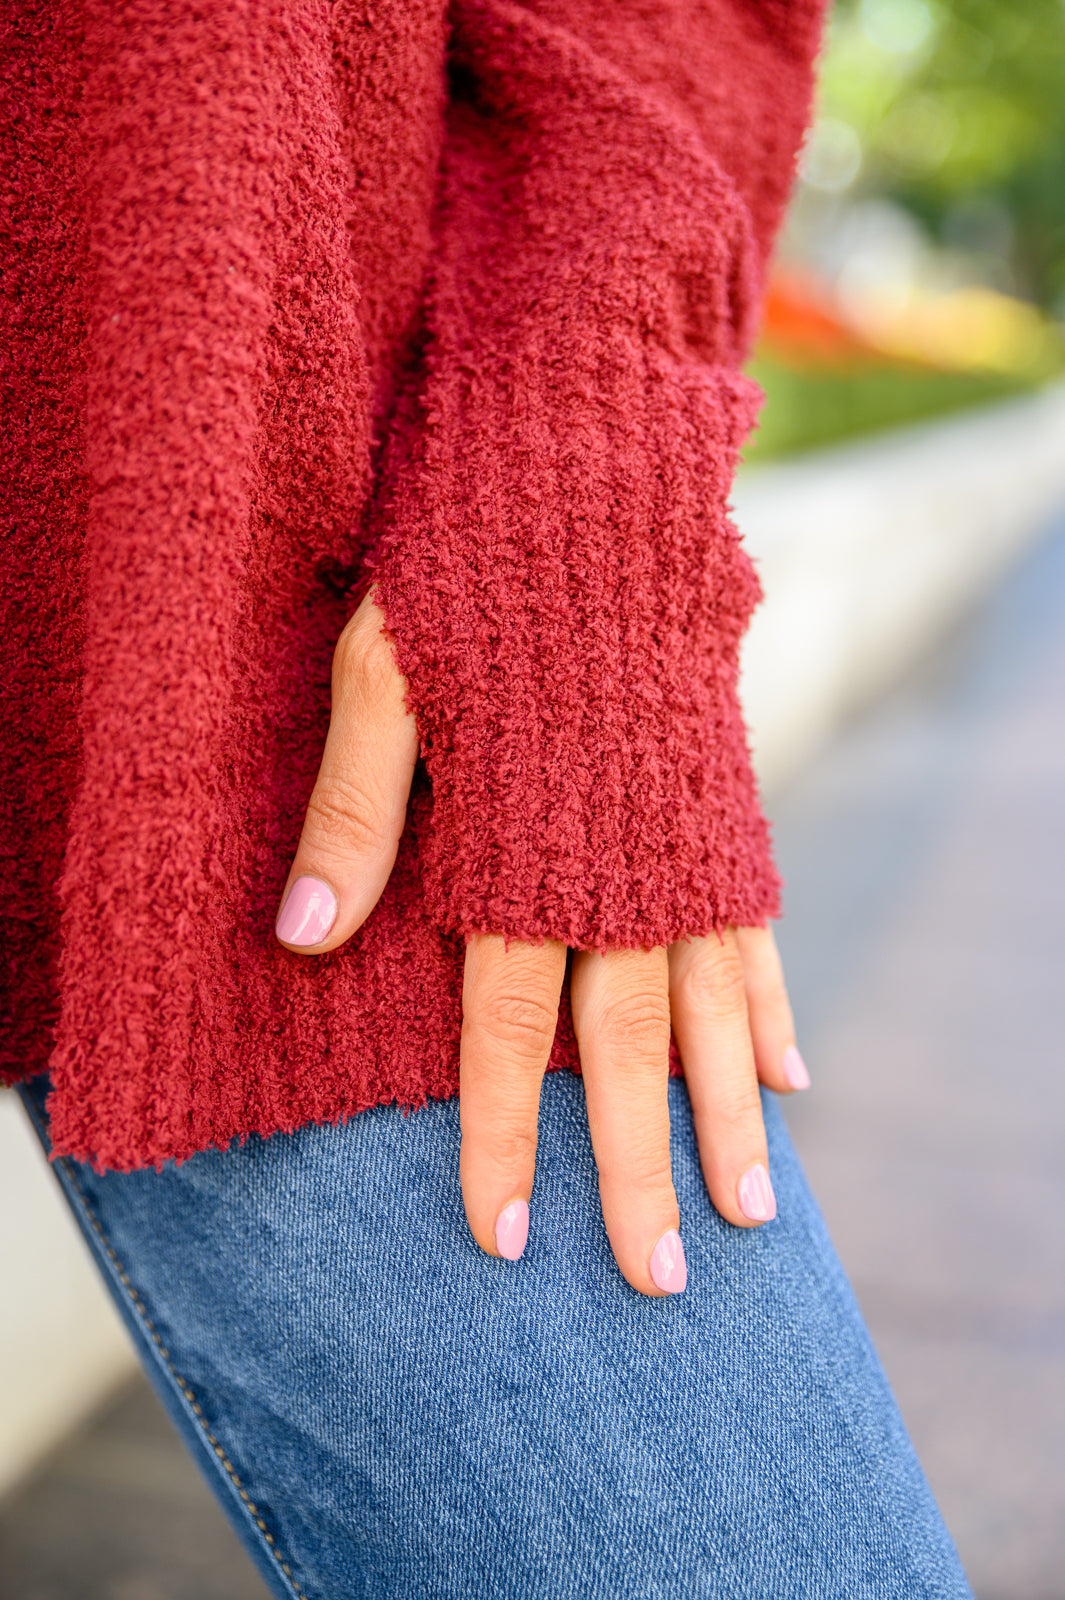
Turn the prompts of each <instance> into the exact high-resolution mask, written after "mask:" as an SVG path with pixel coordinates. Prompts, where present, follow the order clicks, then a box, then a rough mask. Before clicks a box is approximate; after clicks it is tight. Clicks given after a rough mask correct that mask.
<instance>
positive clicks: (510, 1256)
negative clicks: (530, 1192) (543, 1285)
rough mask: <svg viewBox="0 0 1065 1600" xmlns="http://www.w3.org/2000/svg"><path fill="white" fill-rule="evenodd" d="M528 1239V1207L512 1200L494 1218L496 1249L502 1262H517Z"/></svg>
mask: <svg viewBox="0 0 1065 1600" xmlns="http://www.w3.org/2000/svg"><path fill="white" fill-rule="evenodd" d="M528 1237H529V1206H528V1202H527V1201H525V1200H512V1201H511V1202H510V1204H509V1206H504V1207H503V1209H502V1211H501V1212H500V1213H499V1216H498V1217H497V1218H496V1249H497V1250H498V1251H499V1254H500V1255H501V1256H502V1257H503V1260H504V1261H517V1259H518V1257H519V1256H520V1255H521V1253H522V1251H523V1250H524V1249H525V1241H526V1240H527V1239H528Z"/></svg>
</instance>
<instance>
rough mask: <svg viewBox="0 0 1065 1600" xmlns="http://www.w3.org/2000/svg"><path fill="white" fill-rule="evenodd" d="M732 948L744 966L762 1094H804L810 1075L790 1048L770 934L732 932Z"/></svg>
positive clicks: (790, 1026) (787, 1013)
mask: <svg viewBox="0 0 1065 1600" xmlns="http://www.w3.org/2000/svg"><path fill="white" fill-rule="evenodd" d="M736 944H737V945H738V947H739V952H740V960H741V961H742V963H743V979H744V987H745V988H746V990H747V1012H748V1016H749V1018H750V1024H751V1043H752V1045H753V1046H754V1064H755V1067H756V1068H757V1071H758V1076H759V1078H760V1079H761V1081H762V1082H763V1083H764V1084H765V1086H766V1088H767V1089H775V1090H776V1091H777V1093H778V1094H790V1093H791V1091H792V1090H793V1089H808V1088H809V1087H810V1074H809V1073H808V1072H807V1070H806V1064H805V1062H804V1061H803V1059H802V1056H801V1055H800V1054H799V1051H798V1047H797V1046H796V1043H795V1023H794V1022H793V1020H792V1015H791V1004H790V1002H789V1000H788V991H787V989H786V988H785V986H784V970H783V968H782V967H781V965H780V956H779V954H778V952H777V943H776V940H775V939H774V938H773V930H772V929H771V928H737V929H736Z"/></svg>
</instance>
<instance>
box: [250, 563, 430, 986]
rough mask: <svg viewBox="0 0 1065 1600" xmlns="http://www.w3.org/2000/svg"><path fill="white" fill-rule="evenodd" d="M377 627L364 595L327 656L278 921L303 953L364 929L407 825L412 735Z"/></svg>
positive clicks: (283, 937)
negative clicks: (316, 755) (326, 680)
mask: <svg viewBox="0 0 1065 1600" xmlns="http://www.w3.org/2000/svg"><path fill="white" fill-rule="evenodd" d="M383 620H384V619H383V618H382V616H381V612H380V610H379V609H378V607H377V606H376V605H375V603H374V600H373V594H372V591H371V593H370V594H368V595H367V596H366V598H365V600H363V602H362V604H361V605H360V607H359V609H358V610H357V611H356V613H355V615H354V616H353V617H352V619H351V621H350V622H349V623H348V625H347V627H346V628H345V629H344V632H343V633H342V634H341V636H340V639H339V640H338V642H337V647H336V652H335V654H334V657H333V710H332V716H331V718H330V722H329V734H328V737H327V738H326V742H325V750H324V752H323V755H322V764H321V767H320V768H319V771H318V778H317V780H316V782H315V785H314V790H313V792H312V794H311V798H310V801H309V802H308V805H307V814H306V817H305V818H304V823H303V833H302V834H301V836H300V842H299V848H298V849H297V851H296V857H295V860H294V861H293V863H292V869H291V871H290V872H289V875H288V882H287V884H286V886H285V892H284V894H283V895H282V897H281V908H280V911H279V913H278V918H277V937H278V938H279V939H280V941H281V943H282V944H285V945H287V946H288V947H289V949H291V950H296V951H298V952H300V953H301V954H314V955H318V954H320V953H321V952H322V951H325V950H335V949H336V947H337V945H340V944H343V943H344V940H345V939H349V938H350V937H351V935H352V934H353V933H354V932H355V929H356V928H357V927H359V925H360V923H362V922H365V920H366V918H367V917H368V916H369V914H370V912H371V911H372V910H373V908H374V906H375V905H376V904H377V901H378V900H379V899H380V896H381V891H382V890H383V888H384V886H385V884H386V883H387V882H388V878H389V874H390V873H391V871H392V868H393V866H394V865H395V860H396V851H397V850H398V848H399V839H400V835H401V834H402V832H403V827H404V823H405V822H406V816H407V800H408V797H409V794H410V786H411V779H412V777H413V775H414V766H415V763H416V761H417V759H418V733H417V727H416V724H415V721H414V718H413V717H412V716H411V714H410V712H409V711H408V710H407V707H406V704H405V699H404V696H405V693H406V682H405V680H404V678H403V676H402V674H401V672H400V670H399V668H398V666H397V665H396V660H395V656H394V655H393V653H392V646H391V644H390V643H389V641H388V638H387V636H386V635H385V634H384V633H383V632H382V631H381V629H382V625H383Z"/></svg>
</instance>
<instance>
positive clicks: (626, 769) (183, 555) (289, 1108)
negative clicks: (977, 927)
mask: <svg viewBox="0 0 1065 1600" xmlns="http://www.w3.org/2000/svg"><path fill="white" fill-rule="evenodd" d="M6 9H7V18H6V23H5V72H4V91H3V92H4V97H5V102H6V103H5V107H4V109H5V112H6V113H7V115H6V116H5V118H4V126H5V130H8V131H7V132H6V133H5V137H6V138H9V140H10V144H11V148H10V149H9V150H8V151H7V152H5V162H4V173H5V177H4V180H3V181H4V185H5V191H4V194H3V200H4V216H5V218H7V221H6V223H5V228H6V229H7V232H8V237H7V240H6V248H5V291H4V296H3V305H4V316H5V322H6V326H5V337H4V353H3V360H4V375H3V384H4V393H5V400H6V402H7V405H6V410H5V415H6V417H7V418H8V419H9V422H8V426H7V430H6V435H5V443H6V446H7V448H8V450H9V452H10V455H11V460H10V462H9V476H10V482H11V491H10V494H9V496H8V504H9V507H10V510H11V529H10V533H9V544H8V548H9V551H10V552H11V553H10V557H9V561H8V563H7V565H6V567H5V571H4V595H3V602H4V626H3V629H2V636H0V649H2V651H3V657H4V659H3V662H2V679H0V693H2V696H3V700H2V708H3V715H4V725H5V730H6V755H5V761H4V766H3V774H2V777H3V790H2V794H0V808H2V815H3V823H4V827H3V841H2V845H0V851H2V856H0V869H2V881H0V892H2V893H3V896H4V912H5V916H6V922H7V930H8V937H7V939H6V940H5V952H4V963H5V970H4V994H3V1004H4V1018H3V1024H2V1026H3V1050H4V1058H3V1068H2V1070H3V1072H4V1073H5V1075H6V1076H7V1077H8V1078H9V1079H14V1078H17V1077H19V1076H22V1075H25V1074H28V1073H31V1072H34V1071H37V1070H40V1069H41V1068H43V1067H44V1066H46V1065H49V1066H50V1068H51V1071H52V1075H53V1094H52V1101H51V1111H52V1118H53V1123H52V1132H53V1139H54V1143H55V1148H56V1150H57V1152H59V1153H65V1154H70V1155H73V1156H76V1157H78V1158H79V1159H88V1160H92V1161H93V1162H94V1163H95V1164H96V1165H98V1166H100V1167H117V1168H123V1169H124V1168H130V1167H135V1166H141V1165H147V1164H154V1163H158V1162H160V1161H163V1160H165V1159H167V1158H169V1157H177V1158H181V1157H184V1156H187V1155H189V1154H190V1153H192V1152H193V1151H195V1150H198V1149H202V1148H205V1147H206V1146H208V1145H212V1144H213V1145H225V1144H227V1143H228V1142H229V1141H231V1140H232V1139H233V1138H234V1137H238V1136H242V1135H245V1134H247V1133H249V1132H252V1131H255V1132H258V1133H270V1132H273V1131H276V1130H279V1129H291V1128H294V1127H296V1126H298V1125H299V1124H301V1123H303V1122H305V1121H308V1120H335V1119H337V1118H341V1117H345V1116H348V1115H351V1114H353V1113H355V1112H358V1111H360V1110H363V1109H365V1108H366V1107H368V1106H371V1105H374V1104H378V1103H381V1102H383V1101H390V1100H399V1101H400V1102H402V1103H403V1104H406V1105H417V1104H420V1103H422V1102H424V1100H425V1099H426V1098H427V1097H429V1096H444V1095H448V1094H452V1093H454V1092H455V1091H456V1089H457V1082H458V1037H459V1025H460V994H461V978H462V961H463V949H464V938H465V936H466V935H467V934H469V933H470V932H471V931H475V930H483V931H496V932H504V933H507V934H510V935H514V936H516V937H524V938H534V939H538V938H541V937H544V936H550V937H554V938H559V939H562V940H564V941H565V942H566V943H567V944H570V945H573V946H578V947H597V948H610V947H618V946H636V945H643V946H649V945H652V944H660V943H666V942H668V941H670V940H673V939H676V938H679V937H684V936H687V935H696V934H704V933H707V932H709V931H711V930H712V929H714V928H720V927H722V926H724V925H726V924H728V923H761V922H764V921H765V920H766V918H767V917H769V916H772V915H774V914H775V913H776V911H777V909H778V908H777V891H778V885H777V879H776V875H775V872H774V870H773V866H772V861H771V856H770V850H769V844H768V839H767V833H766V828H765V824H764V821H763V819H762V816H761V813H760V810H759V806H758V799H757V794H756V790H755V785H754V780H753V777H752V774H751V769H750V762H749V759H748V754H747V749H746V742H745V736H744V730H743V724H742V719H741V716H740V711H739V707H738V702H737V696H736V678H737V657H738V650H739V644H740V640H741V637H742V634H743V630H744V628H745V626H746V623H747V620H748V617H749V614H750V611H751V608H752V606H753V605H754V603H755V601H756V600H757V597H758V584H757V579H756V577H755V574H754V572H753V570H752V567H751V564H750V562H749V560H748V558H747V557H746V555H745V553H744V552H743V550H742V548H741V546H740V544H739V542H738V539H737V536H736V533H735V530H734V529H733V528H732V526H731V524H730V522H729V519H728V514H727V499H728V493H729V486H730V483H731V478H732V473H733V470H734V467H735V462H736V457H737V452H738V451H739V449H740V447H741V445H742V442H743V439H744V437H745V436H746V434H747V432H748V430H749V428H750V426H751V424H752V421H753V419H754V415H755V411H756V407H757V402H758V395H757V391H756V390H755V389H754V387H753V386H752V385H751V384H750V383H749V382H748V380H746V379H745V378H744V377H743V376H742V375H741V372H740V367H741V364H742V362H743V360H744V358H745V356H746V353H747V351H748V349H749V345H750V340H751V337H752V332H753V329H754V324H755V321H756V317H757V306H758V301H759V296H760V288H761V281H762V275H763V272H764V265H765V258H766V253H767V250H768V248H769V245H770V242H771V240H772V237H773V234H774V231H775V229H776V227H777V224H778V222H779V219H780V215H781V211H782V208H783V205H784V202H785V199H786V195H787V191H788V187H789V184H790V181H791V175H792V171H793V165H794V157H795V152H796V149H797V146H798V143H799V140H800V138H801V134H802V130H803V127H804V125H805V121H806V117H807V114H808V106H809V97H810V87H811V72H812V60H813V56H814V52H815V50H816V46H817V41H818V31H819V26H820V10H821V6H820V3H819V0H793V3H785V0H763V3H755V0H704V3H696V0H672V3H667V0H658V3H651V4H649V3H647V0H618V4H616V5H614V6H611V7H601V6H598V5H596V4H594V3H593V0H565V3H563V0H540V3H537V4H530V5H515V4H509V3H505V0H458V3H456V4H453V5H452V6H450V8H445V6H444V4H443V0H393V3H391V4H389V5H388V6H376V5H371V4H370V3H368V0H345V3H339V4H336V5H332V6H330V5H327V4H326V3H325V0H234V4H232V5H230V6H226V7H215V6H202V5H196V4H193V5H188V4H184V3H183V4H180V5H179V4H177V3H175V0H117V3H116V0H110V3H104V0H85V3H82V4H79V5H76V6H75V5H73V4H69V3H62V0H61V3H58V4H52V5H49V6H47V7H44V6H37V7H24V6H18V7H16V6H14V5H10V4H9V5H8V6H7V8H6ZM371 577H372V578H373V579H374V580H375V581H376V582H377V584H378V586H379V593H380V597H381V601H382V604H383V607H384V610H385V614H386V618H387V621H388V625H389V630H390V633H391V635H392V638H393V641H394V647H395V650H396V655H397V659H398V661H399V664H400V666H401V667H402V670H403V671H404V673H405V674H406V676H407V679H408V683H409V699H410V704H411V707H412V709H413V710H414V712H415V714H416V716H417V719H418V724H419V731H420V735H421V739H422V751H423V757H424V764H420V765H419V769H418V772H417V774H416V778H415V785H414V790H413V792H412V796H411V803H410V808H409V812H408V825H407V829H406V832H405V834H404V837H403V840H402V842H401V846H400V853H399V859H398V861H397V865H396V868H395V871H394V872H393V875H392V878H391V879H390V881H389V884H388V886H387V888H386V890H385V893H384V895H383V896H382V899H381V901H380V902H379V904H378V906H377V907H376V908H375V910H374V911H373V913H372V914H371V916H370V918H369V919H368V921H367V922H366V923H365V925H364V926H363V928H362V929H360V931H359V932H358V933H357V934H356V936H355V937H354V938H353V939H352V940H351V941H350V942H349V943H348V944H347V945H346V946H345V947H344V948H343V949H342V950H340V951H337V952H335V953H334V954H332V955H329V956H326V957H321V958H317V959H315V960H307V959H302V958H299V957H295V956H292V955H291V954H289V953H288V952H286V951H285V950H283V949H281V948H280V947H279V946H278V945H277V943H276V941H275V940H274V938H273V916H274V912H275V909H276V904H277V900H278V897H279V894H280V891H281V888H282V885H283V883H284V880H285V876H286V873H287V868H288V864H289V862H290V860H291V857H292V853H293V851H294V849H295V845H296V841H297V839H298V836H299V830H300V824H301V820H302V813H303V809H304V807H305V804H306V800H307V797H308V795H309V792H310V789H311V786H312V783H313V779H314V775H315V772H316V769H317V764H318V760H319V757H320V753H321V747H322V742H323V739H324V735H325V729H326V726H327V723H328V695H329V667H330V658H331V653H332V647H333V644H334V643H335V640H336V637H337V635H338V634H339V632H340V629H341V627H342V626H343V622H344V620H345V618H346V617H347V615H349V614H350V610H351V606H352V599H351V593H352V590H353V589H358V588H359V587H360V585H364V584H365V582H366V581H367V580H368V579H369V578H371ZM551 1064H552V1066H553V1067H563V1066H569V1067H575V1066H576V1065H577V1056H576V1049H575V1045H574V1041H573V1034H572V1028H571V1026H570V1023H569V1017H568V1005H567V1002H566V999H565V997H564V998H563V1006H562V1012H561V1015H560V1024H559V1032H558V1037H557V1039H556V1044H555V1049H554V1052H553V1055H552V1063H551Z"/></svg>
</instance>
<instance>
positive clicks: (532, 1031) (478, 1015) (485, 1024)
mask: <svg viewBox="0 0 1065 1600" xmlns="http://www.w3.org/2000/svg"><path fill="white" fill-rule="evenodd" d="M471 1020H472V1022H473V1023H474V1025H475V1026H476V1027H477V1028H478V1029H479V1031H480V1032H481V1033H482V1034H484V1035H485V1036H486V1037H487V1038H488V1039H489V1040H491V1041H492V1042H493V1043H495V1044H496V1045H501V1046H502V1047H504V1048H505V1049H506V1050H507V1051H509V1052H510V1053H511V1054H513V1055H515V1056H517V1057H518V1058H519V1059H521V1060H530V1061H540V1060H542V1059H543V1058H545V1057H546V1056H547V1055H548V1054H549V1053H550V1050H551V1045H552V1042H553V1040H554V1037H555V1027H556V1025H557V1022H558V1012H557V1008H556V1009H554V1010H553V1009H552V1007H551V1006H550V1005H548V1004H547V1002H546V1001H544V1000H541V999H539V998H538V997H537V996H536V995H526V994H514V993H512V992H509V991H507V990H500V991H498V992H496V993H491V994H488V995H485V996H483V997H482V998H481V1000H480V1002H479V1004H478V1005H477V1007H476V1010H475V1012H474V1015H473V1017H472V1019H471Z"/></svg>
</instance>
